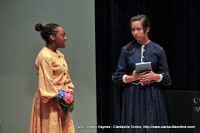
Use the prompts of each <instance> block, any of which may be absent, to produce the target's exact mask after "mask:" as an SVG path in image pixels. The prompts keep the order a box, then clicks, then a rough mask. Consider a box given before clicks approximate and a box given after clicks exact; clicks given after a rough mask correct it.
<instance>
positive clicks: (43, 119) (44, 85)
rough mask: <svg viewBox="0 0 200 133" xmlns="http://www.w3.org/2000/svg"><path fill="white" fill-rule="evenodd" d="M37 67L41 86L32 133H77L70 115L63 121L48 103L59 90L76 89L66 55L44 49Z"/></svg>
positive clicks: (34, 103) (33, 112)
mask: <svg viewBox="0 0 200 133" xmlns="http://www.w3.org/2000/svg"><path fill="white" fill-rule="evenodd" d="M35 65H36V71H37V74H38V77H39V84H38V89H37V91H36V94H35V97H34V101H33V106H32V114H31V122H30V133H75V129H74V124H73V120H72V118H71V115H70V113H68V114H67V117H66V120H65V121H62V120H61V118H60V117H59V114H58V112H57V110H56V108H55V107H54V106H53V105H52V104H50V103H49V102H48V101H49V100H50V99H51V98H53V97H56V96H57V95H58V89H60V88H62V89H68V88H74V86H73V84H72V81H71V79H70V76H69V73H68V66H67V62H66V61H65V58H64V55H63V54H62V53H61V52H60V51H58V50H57V51H56V52H53V51H51V50H50V49H48V48H47V47H43V48H42V49H41V51H40V52H39V54H38V56H37V58H36V61H35Z"/></svg>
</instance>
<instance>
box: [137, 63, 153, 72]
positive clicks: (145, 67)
mask: <svg viewBox="0 0 200 133" xmlns="http://www.w3.org/2000/svg"><path fill="white" fill-rule="evenodd" d="M151 70H152V68H151V62H141V63H135V72H136V73H141V72H145V71H151Z"/></svg>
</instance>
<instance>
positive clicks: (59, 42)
mask: <svg viewBox="0 0 200 133" xmlns="http://www.w3.org/2000/svg"><path fill="white" fill-rule="evenodd" d="M56 29H57V32H56V35H55V43H56V46H57V48H65V46H66V44H67V37H66V34H65V31H64V29H63V28H62V27H57V28H56Z"/></svg>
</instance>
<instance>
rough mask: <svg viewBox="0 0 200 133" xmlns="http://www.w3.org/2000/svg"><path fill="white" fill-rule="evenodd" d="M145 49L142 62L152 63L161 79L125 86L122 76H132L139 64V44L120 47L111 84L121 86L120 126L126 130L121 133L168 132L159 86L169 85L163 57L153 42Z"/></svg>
mask: <svg viewBox="0 0 200 133" xmlns="http://www.w3.org/2000/svg"><path fill="white" fill-rule="evenodd" d="M144 49H145V51H144V53H143V55H144V58H143V61H144V62H151V63H152V71H153V72H155V73H158V74H162V75H163V78H162V80H161V82H154V83H151V84H149V85H144V86H142V85H134V84H131V83H124V82H123V80H122V77H123V76H124V75H125V74H126V75H131V74H132V72H133V70H135V63H139V62H141V45H140V44H138V43H132V44H128V45H126V46H124V47H123V48H122V50H121V54H120V58H119V62H118V65H117V69H116V72H114V73H113V75H112V79H113V81H114V82H115V83H116V84H118V85H120V86H122V87H123V101H122V117H121V118H122V122H121V126H125V125H126V126H125V127H126V128H122V129H121V130H122V133H168V129H167V128H165V127H163V126H167V125H168V121H167V115H166V109H165V101H164V96H163V90H162V86H168V85H171V78H170V74H169V71H168V65H167V59H166V54H165V51H164V49H163V48H162V47H161V46H160V45H158V44H156V43H154V42H152V41H150V42H149V43H148V44H146V45H145V47H144ZM145 126H146V127H145ZM147 126H149V128H148V129H147ZM159 126H160V128H159ZM161 126H162V127H161ZM127 127H128V128H127ZM140 127H141V128H140Z"/></svg>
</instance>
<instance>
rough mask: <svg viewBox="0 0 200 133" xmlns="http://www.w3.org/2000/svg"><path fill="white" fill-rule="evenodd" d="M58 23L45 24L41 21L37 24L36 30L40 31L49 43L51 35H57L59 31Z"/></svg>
mask: <svg viewBox="0 0 200 133" xmlns="http://www.w3.org/2000/svg"><path fill="white" fill-rule="evenodd" d="M57 27H59V25H58V24H55V23H49V24H46V25H45V26H43V25H42V24H41V23H38V24H36V25H35V30H36V31H38V32H40V35H41V37H42V39H43V40H44V41H45V42H46V43H47V44H48V43H49V36H50V35H55V34H56V32H57V29H56V28H57Z"/></svg>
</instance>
